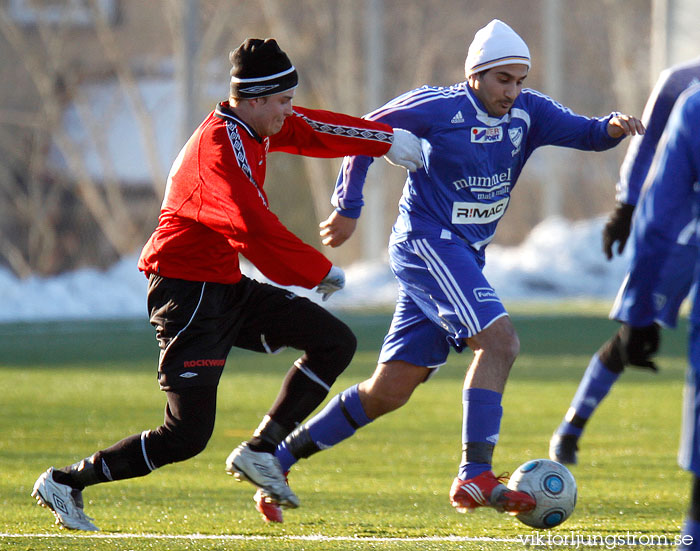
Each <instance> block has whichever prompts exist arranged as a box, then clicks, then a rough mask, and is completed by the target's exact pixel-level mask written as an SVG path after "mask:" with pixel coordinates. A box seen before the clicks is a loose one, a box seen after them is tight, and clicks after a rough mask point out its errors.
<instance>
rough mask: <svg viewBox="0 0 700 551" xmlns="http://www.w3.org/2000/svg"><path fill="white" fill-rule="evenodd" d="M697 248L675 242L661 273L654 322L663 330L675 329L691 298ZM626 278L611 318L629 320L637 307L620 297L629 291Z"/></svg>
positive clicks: (657, 288)
mask: <svg viewBox="0 0 700 551" xmlns="http://www.w3.org/2000/svg"><path fill="white" fill-rule="evenodd" d="M697 257H698V248H697V246H696V245H695V244H694V243H693V244H682V243H676V244H675V245H674V246H673V248H672V249H671V250H670V252H669V255H668V258H667V260H666V262H665V263H664V267H663V269H662V270H661V273H660V274H659V281H658V283H657V284H656V289H655V291H654V307H655V310H656V311H655V313H654V321H656V323H658V324H659V325H661V326H662V327H666V328H670V329H674V328H675V327H676V325H677V322H678V312H679V310H680V308H681V305H682V304H683V301H684V300H685V298H686V297H687V296H688V294H689V292H690V289H691V286H692V284H693V277H694V273H695V262H696V259H697ZM627 280H628V278H627V277H625V279H624V281H623V282H622V285H621V286H620V289H619V291H618V292H617V297H616V298H615V303H614V304H613V307H612V310H611V311H610V319H616V320H623V321H624V320H627V319H629V309H630V308H631V307H633V306H634V304H630V303H629V302H623V301H622V300H621V297H622V295H623V293H624V292H625V290H626V288H627Z"/></svg>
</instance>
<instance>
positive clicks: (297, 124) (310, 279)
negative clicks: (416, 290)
mask: <svg viewBox="0 0 700 551" xmlns="http://www.w3.org/2000/svg"><path fill="white" fill-rule="evenodd" d="M392 141H393V130H392V128H391V127H390V126H388V125H386V124H383V123H377V122H372V121H367V120H364V119H360V118H357V117H351V116H349V115H342V114H339V113H333V112H330V111H320V110H312V109H304V108H302V107H295V108H294V114H293V115H292V116H290V117H287V118H286V120H285V122H284V126H283V127H282V130H281V131H280V132H279V133H277V134H275V135H274V136H270V137H264V138H261V137H260V136H258V135H257V134H256V133H255V131H254V130H253V129H252V128H251V127H250V126H248V125H247V124H246V123H245V122H244V121H242V120H241V119H239V118H238V117H236V115H235V113H234V112H233V111H232V110H231V109H230V108H229V106H228V102H223V103H220V104H219V105H218V106H217V107H216V110H215V111H213V112H212V113H210V115H209V116H208V117H207V118H206V120H205V121H204V122H203V123H202V124H201V125H200V126H199V128H198V129H197V130H196V131H195V133H194V134H193V135H192V137H191V138H190V139H189V140H188V142H187V144H185V146H184V147H183V149H182V150H181V151H180V154H179V155H178V157H177V159H176V160H175V163H174V164H173V166H172V168H171V170H170V174H169V176H168V183H167V187H166V190H165V197H164V198H163V204H162V206H161V212H160V217H159V220H158V227H157V228H156V230H155V231H154V232H153V235H151V237H150V239H149V240H148V242H147V243H146V245H145V246H144V248H143V251H142V252H141V257H140V258H139V263H138V266H139V269H140V270H141V271H142V272H144V273H145V274H152V273H155V274H160V275H162V276H164V277H171V278H178V279H186V280H190V281H210V282H215V283H236V282H237V281H239V280H240V279H241V270H240V266H239V260H238V255H239V254H242V255H244V256H245V257H246V258H247V259H248V260H249V261H250V262H252V263H253V264H254V265H255V266H256V267H257V268H258V269H259V270H260V271H261V272H262V273H263V274H264V275H265V276H266V277H268V278H269V279H271V280H272V281H275V282H276V283H278V284H280V285H298V286H301V287H306V288H309V289H310V288H312V287H314V286H316V285H317V284H318V283H319V282H320V281H321V279H323V277H325V275H326V274H327V273H328V271H329V270H330V268H331V263H330V261H329V260H328V259H327V258H326V257H325V256H324V255H323V254H321V253H320V252H319V251H317V250H316V249H315V248H313V247H312V246H310V245H307V244H306V243H304V242H303V241H301V239H299V238H298V237H297V236H296V235H294V234H293V233H291V232H290V231H289V230H288V229H287V228H286V227H285V226H284V225H283V224H282V223H281V222H280V221H279V219H278V218H277V216H275V214H273V213H272V211H271V210H270V209H269V206H268V201H267V196H266V195H265V191H264V190H263V185H264V183H265V169H266V158H267V153H268V151H285V152H287V153H295V154H298V155H306V156H311V157H342V156H345V155H370V156H374V157H378V156H381V155H384V154H385V153H386V152H387V151H388V150H389V148H390V147H391V143H392Z"/></svg>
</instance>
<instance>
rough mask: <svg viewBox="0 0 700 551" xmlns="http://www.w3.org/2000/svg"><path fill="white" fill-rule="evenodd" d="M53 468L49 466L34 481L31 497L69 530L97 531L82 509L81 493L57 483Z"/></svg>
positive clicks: (57, 522)
mask: <svg viewBox="0 0 700 551" xmlns="http://www.w3.org/2000/svg"><path fill="white" fill-rule="evenodd" d="M53 471H54V468H53V467H51V468H50V469H49V470H48V471H46V472H44V473H42V475H41V476H40V477H39V478H38V479H37V481H36V482H35V483H34V489H33V490H32V497H35V498H36V501H37V503H38V504H39V505H41V506H42V507H48V508H49V509H51V511H52V512H53V514H54V516H55V517H56V524H59V525H60V526H62V527H63V528H69V529H71V530H87V531H91V532H95V531H98V530H99V528H98V527H97V526H95V525H94V524H93V523H92V522H91V521H92V520H93V519H92V518H90V517H89V516H87V515H86V514H85V512H84V511H83V495H82V492H80V490H74V489H73V488H71V487H70V486H68V485H66V484H59V483H58V482H56V481H55V480H54V479H53Z"/></svg>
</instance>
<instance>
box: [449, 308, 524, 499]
mask: <svg viewBox="0 0 700 551" xmlns="http://www.w3.org/2000/svg"><path fill="white" fill-rule="evenodd" d="M467 344H468V346H469V348H471V350H472V351H473V352H474V358H473V360H472V362H471V364H470V366H469V369H468V370H467V375H466V377H465V380H464V391H463V407H464V417H463V427H462V445H463V447H462V462H461V465H460V468H459V475H458V476H457V477H456V478H455V479H454V481H453V483H452V488H451V489H450V502H451V503H452V505H453V506H454V507H455V508H456V509H457V510H458V511H460V512H467V511H472V510H474V509H476V508H477V507H484V506H486V507H492V508H494V509H496V510H497V511H501V512H502V511H506V512H510V513H517V512H522V511H529V510H531V509H532V508H534V506H535V502H534V500H533V499H532V498H531V497H530V496H529V495H527V494H525V493H523V492H516V491H513V490H509V489H508V488H507V487H506V486H505V484H503V479H502V477H496V476H495V475H494V474H493V472H492V470H491V469H492V467H491V464H492V461H493V459H492V458H493V450H494V447H495V445H496V442H497V441H498V435H499V431H500V422H501V416H502V412H503V408H502V407H501V396H502V394H503V390H504V389H505V385H506V381H507V380H508V374H509V373H510V368H511V366H512V365H513V362H514V361H515V358H516V356H517V355H518V352H519V350H520V342H519V340H518V336H517V334H516V332H515V328H514V327H513V324H512V323H511V322H510V319H509V318H508V317H501V318H498V319H497V320H496V321H494V322H493V323H492V324H491V325H489V326H488V327H487V328H486V329H484V330H483V331H481V332H480V333H477V334H476V335H474V336H473V337H471V338H469V339H468V340H467Z"/></svg>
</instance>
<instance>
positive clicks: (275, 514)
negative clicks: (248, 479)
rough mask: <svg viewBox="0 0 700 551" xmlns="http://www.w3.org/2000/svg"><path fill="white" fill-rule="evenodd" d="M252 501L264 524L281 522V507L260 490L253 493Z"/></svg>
mask: <svg viewBox="0 0 700 551" xmlns="http://www.w3.org/2000/svg"><path fill="white" fill-rule="evenodd" d="M253 501H255V508H256V509H257V510H258V512H259V513H260V514H261V515H262V518H263V520H264V521H265V522H282V507H280V504H279V503H277V502H276V501H274V500H273V499H272V498H271V497H270V496H268V495H267V494H265V493H264V492H263V491H262V490H260V489H258V491H257V492H255V495H254V496H253Z"/></svg>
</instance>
